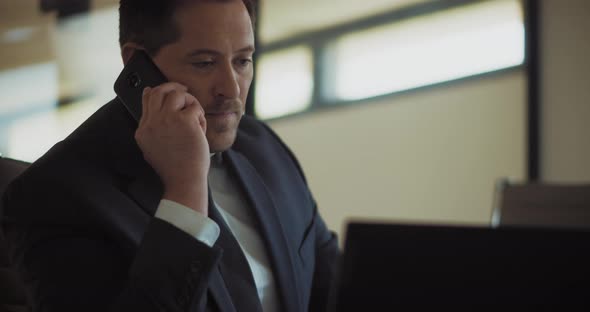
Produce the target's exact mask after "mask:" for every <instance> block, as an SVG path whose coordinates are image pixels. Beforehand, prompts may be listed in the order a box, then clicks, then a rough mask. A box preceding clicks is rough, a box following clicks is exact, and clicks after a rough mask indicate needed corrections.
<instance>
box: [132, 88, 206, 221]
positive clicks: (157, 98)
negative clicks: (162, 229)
mask: <svg viewBox="0 0 590 312" xmlns="http://www.w3.org/2000/svg"><path fill="white" fill-rule="evenodd" d="M142 102H143V103H142V107H143V113H142V116H141V120H140V121H139V127H138V128H137V131H136V132H135V140H136V141H137V144H138V145H139V148H140V149H141V151H142V152H143V157H144V158H145V160H146V161H147V162H148V163H149V164H150V165H151V166H152V167H153V168H154V170H155V171H156V173H157V174H158V175H159V176H160V179H161V180H162V183H163V184H164V199H169V200H172V201H175V202H177V203H179V204H182V205H185V206H187V207H189V208H191V209H193V210H196V211H198V212H200V213H203V214H204V215H205V216H207V202H208V201H207V199H208V198H207V196H208V195H207V173H208V171H209V164H210V154H209V144H208V143H207V138H206V136H205V133H206V131H207V121H206V119H205V112H204V111H203V108H202V107H201V104H200V103H199V101H198V100H197V99H196V98H195V97H194V96H192V95H191V94H189V93H188V92H187V88H186V87H185V86H183V85H181V84H178V83H174V82H168V83H164V84H162V85H160V86H157V87H155V88H153V89H152V88H149V87H148V88H145V89H144V92H143V99H142Z"/></svg>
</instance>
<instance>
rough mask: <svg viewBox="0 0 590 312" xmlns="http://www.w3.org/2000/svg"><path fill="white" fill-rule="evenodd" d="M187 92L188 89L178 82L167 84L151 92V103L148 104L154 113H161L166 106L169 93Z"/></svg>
mask: <svg viewBox="0 0 590 312" xmlns="http://www.w3.org/2000/svg"><path fill="white" fill-rule="evenodd" d="M187 90H188V88H187V87H185V86H183V85H181V84H180V83H177V82H167V83H163V84H161V85H159V86H157V87H155V88H153V89H152V90H151V92H150V93H151V95H150V101H149V103H148V104H149V105H150V106H151V107H150V109H152V110H153V111H154V112H158V111H161V110H162V108H163V106H164V105H163V104H164V99H165V98H166V96H167V95H168V93H170V92H172V91H179V92H186V91H187Z"/></svg>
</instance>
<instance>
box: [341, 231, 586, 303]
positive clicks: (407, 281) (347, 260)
mask: <svg viewBox="0 0 590 312" xmlns="http://www.w3.org/2000/svg"><path fill="white" fill-rule="evenodd" d="M409 305H412V306H470V307H479V308H482V307H492V308H494V309H496V308H497V309H500V308H509V309H511V310H512V309H514V308H515V307H519V308H521V307H539V306H554V307H556V308H559V309H560V310H563V308H564V306H567V307H570V306H571V307H576V309H578V308H582V309H583V310H586V311H590V310H588V308H590V231H581V230H557V229H544V228H485V227H469V226H446V225H411V224H387V223H363V222H352V223H349V224H348V225H347V229H346V233H345V245H344V253H343V256H342V259H341V261H340V265H339V272H338V276H337V279H336V286H335V288H334V291H333V293H332V295H331V296H330V308H331V311H363V309H364V310H367V311H376V310H374V309H378V310H379V311H390V310H391V311H393V310H399V308H400V307H404V306H409ZM402 310H403V309H402ZM567 310H570V309H569V308H567Z"/></svg>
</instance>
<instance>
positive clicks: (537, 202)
mask: <svg viewBox="0 0 590 312" xmlns="http://www.w3.org/2000/svg"><path fill="white" fill-rule="evenodd" d="M492 226H494V227H496V226H522V227H527V226H532V227H550V228H563V229H582V230H590V183H588V184H582V183H577V184H574V183H572V184H558V183H548V182H537V183H526V182H521V183H514V182H511V181H509V180H507V179H503V180H501V181H499V182H498V183H497V185H496V198H495V201H494V207H493V210H492Z"/></svg>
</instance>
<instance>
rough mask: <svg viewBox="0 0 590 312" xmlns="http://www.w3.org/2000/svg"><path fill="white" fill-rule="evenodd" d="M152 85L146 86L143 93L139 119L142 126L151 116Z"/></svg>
mask: <svg viewBox="0 0 590 312" xmlns="http://www.w3.org/2000/svg"><path fill="white" fill-rule="evenodd" d="M150 91H151V88H150V87H146V88H144V89H143V94H142V96H141V118H140V119H139V126H141V125H142V124H143V123H144V122H145V120H146V119H147V118H149V116H150V113H151V112H150V105H148V102H149V99H150Z"/></svg>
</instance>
